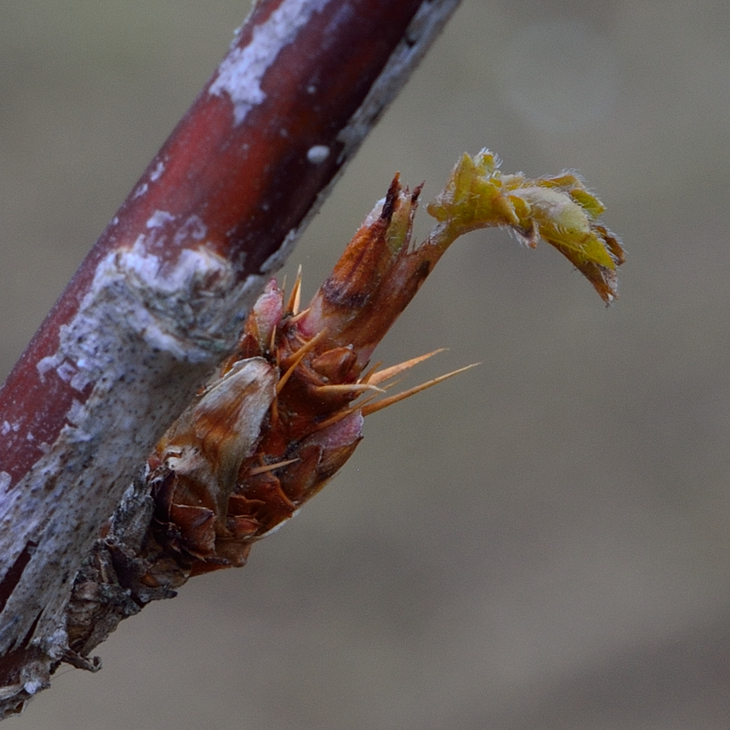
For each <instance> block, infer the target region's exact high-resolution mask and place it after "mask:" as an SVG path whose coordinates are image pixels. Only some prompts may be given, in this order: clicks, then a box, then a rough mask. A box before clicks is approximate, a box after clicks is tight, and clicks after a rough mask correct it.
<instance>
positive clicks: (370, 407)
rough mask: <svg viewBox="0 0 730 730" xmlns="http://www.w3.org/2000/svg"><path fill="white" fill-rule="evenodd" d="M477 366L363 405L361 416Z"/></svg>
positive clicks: (447, 374)
mask: <svg viewBox="0 0 730 730" xmlns="http://www.w3.org/2000/svg"><path fill="white" fill-rule="evenodd" d="M479 364H480V363H478V362H475V363H472V364H471V365H467V366H466V367H463V368H459V369H458V370H453V371H452V372H450V373H446V375H440V376H439V377H438V378H433V380H429V381H427V382H425V383H421V385H416V386H415V387H414V388H409V389H408V390H404V391H403V392H402V393H397V394H396V395H391V396H390V397H389V398H383V400H379V401H376V402H375V403H368V404H367V405H365V406H363V407H362V408H361V410H362V414H363V416H369V415H371V414H373V413H377V412H378V411H381V410H383V408H387V407H388V406H392V405H393V404H394V403H398V402H399V401H402V400H405V399H406V398H410V397H411V396H412V395H415V394H416V393H420V392H421V391H422V390H426V388H430V387H431V386H432V385H438V383H442V382H443V381H444V380H447V379H448V378H453V377H454V375H458V374H459V373H463V372H465V371H466V370H471V368H474V367H476V366H477V365H479Z"/></svg>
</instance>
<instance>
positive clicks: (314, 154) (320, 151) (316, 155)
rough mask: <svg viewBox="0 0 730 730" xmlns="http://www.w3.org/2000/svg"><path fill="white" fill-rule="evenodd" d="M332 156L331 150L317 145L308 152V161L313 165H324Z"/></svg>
mask: <svg viewBox="0 0 730 730" xmlns="http://www.w3.org/2000/svg"><path fill="white" fill-rule="evenodd" d="M329 156H330V148H329V147H328V146H327V145H325V144H316V145H314V146H313V147H310V148H309V149H308V150H307V159H308V160H309V161H310V162H311V163H312V164H313V165H320V164H322V163H323V162H324V161H325V160H326V159H327V158H328V157H329Z"/></svg>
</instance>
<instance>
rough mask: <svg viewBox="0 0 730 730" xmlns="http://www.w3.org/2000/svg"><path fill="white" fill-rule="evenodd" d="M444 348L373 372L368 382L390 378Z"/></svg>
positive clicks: (442, 350) (377, 381)
mask: <svg viewBox="0 0 730 730" xmlns="http://www.w3.org/2000/svg"><path fill="white" fill-rule="evenodd" d="M446 349H447V348H445V347H440V348H439V349H438V350H434V351H433V352H428V353H426V354H425V355H419V356H418V357H414V358H412V359H410V360H406V361H405V362H401V363H398V365H391V367H389V368H385V370H381V371H380V372H377V373H373V374H372V376H371V377H370V380H369V381H368V382H370V383H372V384H373V385H377V384H378V383H382V382H383V381H384V380H390V378H393V377H395V376H396V375H400V374H401V373H402V372H405V371H406V370H409V369H410V368H412V367H413V366H414V365H418V364H419V363H422V362H423V361H424V360H428V358H429V357H433V356H434V355H438V354H439V353H440V352H444V351H445V350H446Z"/></svg>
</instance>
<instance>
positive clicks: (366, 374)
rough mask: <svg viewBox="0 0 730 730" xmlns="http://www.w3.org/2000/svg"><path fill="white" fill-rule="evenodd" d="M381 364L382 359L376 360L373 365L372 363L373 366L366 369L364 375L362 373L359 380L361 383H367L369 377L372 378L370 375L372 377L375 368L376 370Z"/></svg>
mask: <svg viewBox="0 0 730 730" xmlns="http://www.w3.org/2000/svg"><path fill="white" fill-rule="evenodd" d="M382 364H383V361H382V360H378V362H376V363H375V365H373V366H372V367H371V368H370V370H368V371H367V372H366V373H365V375H362V376H361V377H360V382H361V383H368V382H369V381H370V378H372V377H373V375H374V374H375V372H376V370H377V369H378V368H379V367H380V366H381V365H382Z"/></svg>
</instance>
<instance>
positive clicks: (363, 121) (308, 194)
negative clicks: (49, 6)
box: [0, 0, 458, 716]
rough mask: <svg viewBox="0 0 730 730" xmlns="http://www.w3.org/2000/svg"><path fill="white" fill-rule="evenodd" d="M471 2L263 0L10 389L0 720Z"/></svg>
mask: <svg viewBox="0 0 730 730" xmlns="http://www.w3.org/2000/svg"><path fill="white" fill-rule="evenodd" d="M457 4H458V0H400V1H399V2H391V1H390V0H262V1H261V2H258V3H257V4H256V6H255V8H254V10H253V12H252V14H251V16H250V17H249V19H248V21H247V22H246V24H245V25H244V26H243V27H242V28H241V30H240V31H239V32H238V34H237V36H236V38H235V40H234V43H233V44H232V46H231V49H230V51H229V53H228V55H227V56H226V57H225V59H224V60H223V62H222V63H221V64H220V66H219V67H218V69H217V70H216V72H215V73H214V74H213V76H212V78H211V80H210V82H209V83H208V85H207V86H206V87H205V88H204V89H203V91H202V93H201V94H200V96H199V97H198V99H197V100H196V102H195V103H194V104H193V106H192V107H191V109H190V110H189V112H188V113H187V115H186V116H185V117H184V119H183V120H182V121H181V122H180V124H179V125H178V127H177V128H176V129H175V131H174V132H173V134H172V135H171V137H170V139H169V140H168V141H167V143H166V144H165V145H164V147H163V148H162V150H161V151H160V153H159V154H158V155H157V157H156V158H155V159H154V160H153V161H152V163H151V164H150V166H149V168H148V169H147V171H146V172H145V174H144V175H143V176H142V178H141V180H140V181H139V183H138V184H137V186H136V187H135V189H134V190H133V192H132V193H131V194H130V196H129V198H128V199H127V200H126V201H125V203H124V204H123V205H122V207H121V208H120V210H119V212H118V213H117V215H116V216H115V218H114V219H113V221H112V222H111V224H110V225H109V226H108V228H107V229H106V230H105V231H104V233H103V234H102V236H101V238H100V239H99V241H98V242H97V243H96V245H95V246H94V247H93V249H92V250H91V252H90V254H89V256H88V257H87V258H86V260H85V261H84V263H83V264H82V266H81V267H80V269H79V271H78V272H77V274H76V275H75V276H74V278H73V280H72V281H71V283H70V284H69V286H68V287H67V289H66V291H65V292H64V294H63V295H62V296H61V298H60V299H59V301H58V303H57V304H56V306H55V307H54V308H53V310H52V311H51V313H50V314H49V315H48V317H47V318H46V320H45V322H44V323H43V325H42V327H41V329H40V330H39V331H38V333H37V334H36V335H35V337H34V338H33V340H32V342H31V343H30V345H29V347H28V349H27V350H26V352H25V353H24V355H23V356H22V358H21V360H20V361H19V363H18V364H17V365H16V367H15V368H14V370H13V371H12V373H11V374H10V376H9V377H8V379H7V381H6V383H5V385H4V386H3V388H2V390H1V391H0V494H1V495H2V498H1V500H0V520H2V525H3V530H2V531H1V532H0V608H1V609H2V610H0V703H2V706H1V707H0V714H2V715H3V716H4V715H5V714H7V713H10V712H12V711H14V710H15V709H17V708H18V707H20V706H21V705H22V703H23V702H24V701H25V699H26V698H27V697H29V696H31V695H32V694H34V693H35V692H36V691H37V690H38V689H40V688H42V687H43V686H45V685H46V684H47V682H48V678H49V672H50V668H51V667H52V666H54V664H55V663H57V662H58V661H59V660H60V658H61V657H62V656H64V652H66V650H67V635H66V628H65V625H64V619H63V617H64V608H65V605H66V603H67V601H68V596H69V591H70V587H71V584H72V583H73V578H74V576H75V575H76V573H77V571H78V569H79V566H80V564H81V561H82V560H83V558H84V556H85V555H86V554H87V553H88V550H89V548H90V546H91V543H92V542H93V540H94V538H95V536H96V535H97V533H98V530H99V528H100V526H101V525H102V523H103V522H104V521H105V520H106V519H107V518H108V517H109V515H110V514H111V513H112V511H113V510H114V508H115V506H116V505H117V504H118V503H119V501H120V498H121V496H122V493H123V492H124V490H125V488H126V486H127V485H128V484H129V483H130V481H131V475H132V474H133V473H134V472H135V470H136V469H138V468H139V466H140V464H142V463H143V461H144V459H145V457H146V455H147V454H148V452H149V451H150V449H151V448H152V446H153V444H154V443H155V442H156V440H157V439H158V438H159V436H160V435H161V434H162V432H163V431H164V430H165V428H166V427H167V426H168V425H169V424H170V422H171V421H172V419H173V418H174V417H175V416H176V415H177V414H178V413H179V412H180V411H181V410H182V408H183V407H184V406H185V404H186V403H187V401H188V400H189V399H190V397H191V395H192V394H193V393H194V391H195V390H196V388H197V387H198V386H199V385H200V383H201V382H202V381H203V380H204V379H205V378H206V377H207V376H208V375H209V374H210V373H211V372H212V370H213V368H214V367H215V366H216V364H217V363H218V362H219V361H220V359H221V358H222V357H223V356H224V355H225V353H226V352H227V351H228V350H229V349H230V347H231V346H232V344H233V342H234V339H235V336H236V333H237V331H238V328H239V327H240V323H241V321H242V319H243V317H244V315H245V313H246V310H247V307H248V306H249V305H250V303H251V301H252V298H253V297H254V296H255V295H256V294H257V293H258V292H259V291H260V289H261V286H262V284H263V282H264V281H265V279H266V277H267V276H268V275H270V274H271V273H272V272H273V271H275V270H276V269H277V268H278V267H279V266H280V265H281V263H282V262H283V260H284V258H285V256H286V254H287V253H288V251H289V249H290V248H291V246H292V245H293V244H294V242H295V240H296V238H297V235H298V233H299V231H300V230H301V229H302V227H303V225H304V224H305V223H306V220H307V218H308V216H309V215H311V213H312V211H313V210H315V209H316V207H317V206H318V204H319V202H320V201H321V199H322V198H323V196H324V195H325V193H326V191H327V189H328V187H329V186H330V185H331V184H332V182H333V181H334V179H335V178H336V176H337V174H338V172H339V171H340V170H341V169H342V167H343V165H344V164H345V163H346V162H347V161H348V159H349V158H350V157H351V156H352V154H353V153H354V152H355V150H356V149H357V147H358V146H359V144H360V142H361V141H362V139H363V137H364V136H365V135H366V134H367V132H368V131H369V129H370V127H371V126H372V124H373V123H374V121H375V120H377V118H378V116H379V115H380V114H381V112H382V111H383V109H384V107H385V106H386V105H387V103H388V102H389V101H390V99H391V98H392V96H393V95H394V94H395V93H396V92H397V90H398V89H399V88H400V86H401V85H402V83H403V82H404V81H405V80H406V78H407V76H408V74H409V72H410V70H411V69H412V68H413V66H414V65H415V63H416V62H417V61H418V60H419V59H420V57H421V56H422V54H423V53H424V52H425V50H426V48H427V47H428V45H429V43H430V41H431V40H432V39H433V38H434V36H435V35H436V33H437V32H438V30H439V29H440V28H441V27H442V25H443V23H444V22H445V20H446V19H447V17H448V16H449V15H450V13H451V12H452V11H453V9H454V8H455V6H456V5H457Z"/></svg>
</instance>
